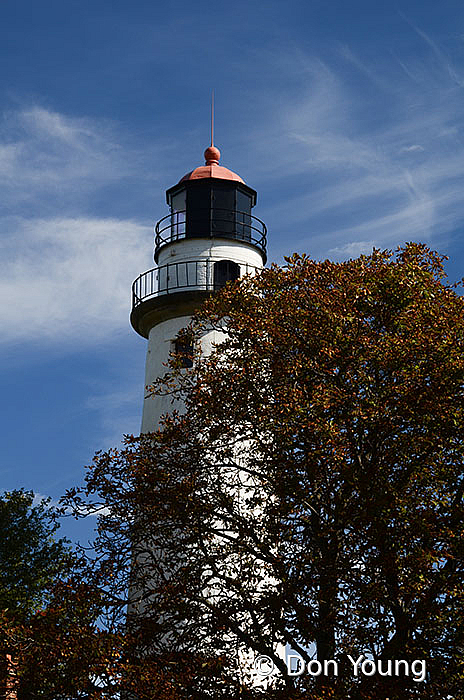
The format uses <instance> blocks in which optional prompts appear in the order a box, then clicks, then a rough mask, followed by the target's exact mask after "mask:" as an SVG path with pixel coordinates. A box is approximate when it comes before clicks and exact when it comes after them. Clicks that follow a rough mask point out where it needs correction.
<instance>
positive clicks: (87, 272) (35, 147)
mask: <svg viewBox="0 0 464 700" xmlns="http://www.w3.org/2000/svg"><path fill="white" fill-rule="evenodd" d="M0 141H1V143H0V185H1V187H2V199H3V201H2V204H3V208H2V216H1V217H0V230H1V236H0V255H1V258H2V275H1V278H0V298H1V299H2V304H1V305H0V326H1V328H2V333H1V334H0V344H1V343H3V344H4V343H11V342H20V341H22V340H25V339H26V338H27V339H28V340H29V341H30V340H31V339H32V340H33V341H34V342H36V343H37V342H39V343H40V342H42V343H44V342H45V343H50V342H52V343H54V344H63V343H65V344H68V343H69V342H71V341H73V342H75V343H76V342H77V343H79V345H80V346H86V345H87V346H89V345H91V344H93V343H95V342H98V341H100V340H102V339H104V338H105V336H107V334H108V332H109V331H112V330H121V329H122V328H125V327H126V325H127V315H128V309H129V304H130V285H131V282H132V281H133V279H134V278H135V277H136V276H137V275H138V274H140V272H142V271H143V270H144V269H146V268H147V267H150V266H151V265H150V263H151V261H150V248H151V245H150V238H151V235H150V228H149V226H147V225H146V224H142V223H140V222H139V221H137V220H136V219H135V218H128V217H121V218H116V217H107V216H104V215H103V216H96V215H94V214H91V213H89V210H91V202H92V201H93V199H92V198H95V199H97V200H98V199H101V201H102V202H104V201H105V192H106V190H107V188H108V186H110V185H116V186H117V185H118V184H120V183H121V182H124V179H125V178H128V177H129V176H130V175H132V176H133V177H135V171H136V164H137V163H139V157H138V154H137V153H136V152H134V151H130V150H128V149H127V148H124V147H123V146H121V145H119V144H118V139H117V137H116V134H115V128H114V125H112V124H111V123H109V122H99V123H97V122H96V121H92V120H88V119H81V118H70V117H66V116H64V115H61V114H58V113H56V112H51V111H49V110H46V109H44V108H42V107H37V106H35V107H31V108H29V109H23V110H22V111H18V112H9V113H8V114H6V115H5V116H4V120H3V123H2V126H1V133H0ZM98 208H99V207H98V206H97V209H98ZM109 208H111V205H109Z"/></svg>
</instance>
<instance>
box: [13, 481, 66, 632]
mask: <svg viewBox="0 0 464 700" xmlns="http://www.w3.org/2000/svg"><path fill="white" fill-rule="evenodd" d="M58 527H59V524H58V522H57V514H56V511H55V510H54V509H53V508H50V503H49V500H47V499H42V500H41V501H40V502H39V503H37V504H34V494H33V493H32V491H24V490H22V489H17V490H15V491H7V492H5V493H4V494H3V495H2V496H1V497H0V531H1V533H2V536H1V538H0V610H2V611H4V612H7V613H8V614H9V615H11V616H14V618H15V619H16V620H18V619H21V620H26V619H28V618H29V617H30V616H31V615H32V614H33V613H34V612H35V610H37V608H38V607H39V606H40V605H41V603H42V602H43V600H44V597H45V596H46V594H47V591H48V589H49V587H50V585H51V583H52V582H53V581H54V580H55V579H56V578H57V577H58V576H60V575H61V574H63V573H64V572H66V570H67V569H68V568H69V563H70V549H69V546H68V544H67V543H66V540H65V539H64V538H62V539H56V538H55V533H56V531H57V529H58Z"/></svg>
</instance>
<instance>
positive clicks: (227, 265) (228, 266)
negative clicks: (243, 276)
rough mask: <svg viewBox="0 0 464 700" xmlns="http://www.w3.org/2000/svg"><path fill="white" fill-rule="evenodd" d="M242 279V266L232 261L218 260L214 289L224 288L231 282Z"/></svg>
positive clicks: (215, 265) (215, 267)
mask: <svg viewBox="0 0 464 700" xmlns="http://www.w3.org/2000/svg"><path fill="white" fill-rule="evenodd" d="M239 277H240V265H238V263H236V262H233V261H232V260H218V261H217V262H215V263H214V289H215V290H218V289H222V287H223V286H224V285H225V284H226V282H229V281H231V280H237V279H238V278H239Z"/></svg>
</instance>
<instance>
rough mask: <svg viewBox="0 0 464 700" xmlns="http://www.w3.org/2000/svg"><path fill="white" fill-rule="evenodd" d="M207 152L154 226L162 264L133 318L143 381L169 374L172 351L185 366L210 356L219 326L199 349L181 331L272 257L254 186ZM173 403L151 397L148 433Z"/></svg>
mask: <svg viewBox="0 0 464 700" xmlns="http://www.w3.org/2000/svg"><path fill="white" fill-rule="evenodd" d="M204 157H205V164H204V165H201V166H199V167H197V168H195V169H194V170H192V171H191V172H189V173H187V174H186V175H184V177H182V178H181V179H180V181H179V182H178V183H177V184H176V185H174V186H173V187H170V188H169V189H168V190H167V191H166V201H167V205H168V207H169V213H168V214H167V215H166V216H164V217H163V218H162V219H161V220H160V221H158V223H157V224H156V227H155V250H154V260H155V263H156V265H157V267H155V268H153V269H151V270H148V271H147V272H144V273H143V274H141V275H140V276H139V277H137V279H136V280H135V282H134V283H133V285H132V312H131V317H130V320H131V324H132V327H133V328H134V330H135V331H136V332H137V333H139V334H140V335H141V336H143V337H144V338H147V339H148V348H147V357H146V368H145V386H149V385H150V384H152V383H153V382H154V381H155V379H157V378H158V377H160V376H162V375H163V374H164V373H165V372H166V366H165V363H166V362H167V361H168V359H169V356H170V355H171V354H173V353H174V354H175V353H179V356H180V358H181V362H182V363H183V365H184V366H185V367H188V366H189V365H191V359H190V355H193V352H194V350H198V351H199V352H200V353H203V354H208V352H209V350H210V349H211V347H212V346H213V344H214V343H216V342H218V341H219V340H220V338H219V334H218V332H217V331H211V332H209V333H206V334H205V335H204V336H203V337H202V339H201V341H199V342H200V346H199V347H198V348H193V345H192V344H191V340H190V339H189V338H188V337H186V336H185V335H184V336H182V335H180V331H181V330H182V329H183V328H185V327H186V326H188V324H189V322H190V319H191V316H192V314H193V313H194V311H195V309H197V308H198V307H199V306H200V305H201V303H202V301H204V300H205V299H206V298H207V297H208V296H209V295H210V294H214V292H216V291H218V290H219V289H221V288H222V287H223V286H224V285H225V284H226V283H227V282H228V281H230V280H235V279H238V278H239V277H242V276H243V275H246V274H253V273H254V272H255V271H256V270H258V269H260V268H262V267H263V265H264V264H265V263H266V226H265V225H264V223H263V222H262V221H260V219H258V218H256V217H255V216H253V215H252V213H251V211H252V209H253V207H254V206H255V204H256V198H257V195H256V191H255V190H253V189H252V188H251V187H249V186H248V185H247V184H245V182H244V181H243V180H242V178H241V177H240V176H239V175H237V174H236V173H234V172H232V171H231V170H229V169H228V168H225V167H223V166H222V165H220V164H219V160H220V157H221V154H220V151H219V149H217V148H216V147H215V146H213V145H211V146H210V147H208V148H207V149H206V151H205V153H204ZM172 409H173V406H172V403H171V401H170V398H169V397H166V396H157V397H152V396H146V397H145V398H144V403H143V415H142V433H148V432H151V431H153V430H156V429H157V427H158V425H159V420H160V417H161V416H162V415H163V414H164V413H166V412H169V411H172Z"/></svg>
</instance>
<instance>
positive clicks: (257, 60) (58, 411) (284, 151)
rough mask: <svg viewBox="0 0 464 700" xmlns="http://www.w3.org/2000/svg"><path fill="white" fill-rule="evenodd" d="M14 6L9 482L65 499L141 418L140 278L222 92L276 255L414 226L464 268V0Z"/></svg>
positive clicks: (389, 240)
mask: <svg viewBox="0 0 464 700" xmlns="http://www.w3.org/2000/svg"><path fill="white" fill-rule="evenodd" d="M0 18H1V21H0V34H1V41H0V54H1V55H0V61H1V65H2V67H3V71H2V74H1V76H0V99H1V124H0V187H1V190H2V196H1V200H0V202H1V204H0V219H1V228H0V232H1V237H0V250H1V260H2V264H3V270H2V272H3V274H2V275H1V278H0V299H1V301H2V303H1V305H0V316H1V318H0V328H1V332H0V354H1V363H0V382H1V395H2V408H1V411H2V428H3V430H2V460H1V465H0V477H1V480H0V490H4V489H13V488H17V487H21V486H24V487H25V488H28V489H33V490H34V491H35V492H37V493H40V494H44V495H49V496H51V497H52V498H54V499H57V498H59V496H60V495H61V494H62V493H63V492H64V490H65V489H66V488H67V487H69V486H72V485H74V484H77V483H80V482H81V481H82V477H83V473H84V465H85V464H88V463H89V462H90V461H91V459H92V456H93V453H94V452H95V450H97V449H99V448H106V447H109V446H111V445H117V444H118V442H119V439H120V437H121V435H122V434H123V433H127V432H129V433H130V432H133V433H138V431H139V427H140V418H141V404H142V393H143V375H144V358H145V341H144V340H143V339H141V338H140V337H139V336H137V335H136V334H135V333H134V332H133V330H132V329H131V327H130V325H129V318H128V317H129V310H130V309H129V304H130V285H131V283H132V281H133V279H135V277H137V275H138V274H140V273H141V272H143V271H145V270H147V269H149V268H150V267H152V266H153V262H152V257H151V256H152V234H153V223H154V221H156V220H157V219H160V218H161V217H162V216H164V215H165V214H166V213H167V209H166V205H165V199H164V193H165V190H166V189H167V188H168V187H170V186H172V185H173V184H175V183H176V182H177V181H178V180H179V179H180V177H181V176H182V175H183V174H184V173H185V172H187V171H189V170H191V169H192V168H194V167H196V166H197V165H200V164H201V163H202V153H203V150H204V148H205V147H206V146H207V145H208V138H209V109H210V107H209V101H210V93H211V89H212V88H214V89H215V94H216V130H215V135H216V138H215V142H216V145H217V146H219V148H220V149H221V151H222V164H223V165H225V166H227V167H229V168H231V169H232V170H235V171H236V172H238V173H239V174H240V175H241V176H242V177H243V178H244V179H245V181H246V182H247V183H248V184H249V185H250V186H251V187H253V188H255V189H256V190H257V191H258V205H257V207H256V209H255V214H256V215H257V216H259V217H260V218H261V219H263V220H264V221H265V222H266V224H267V226H268V229H269V260H271V261H276V262H282V260H283V256H284V255H287V254H290V253H292V252H294V251H299V252H306V253H308V254H310V255H311V256H313V257H316V258H325V257H330V258H332V259H343V258H346V257H350V256H357V255H358V254H359V253H361V252H369V251H370V250H371V249H372V246H373V245H375V246H377V247H380V248H392V247H396V246H397V245H398V244H400V243H403V242H405V241H406V240H416V241H423V242H425V243H427V244H428V245H429V246H431V247H433V248H436V249H438V250H439V251H441V252H443V253H445V254H447V255H449V256H450V258H451V260H450V263H449V266H448V267H449V272H450V275H451V276H452V278H453V279H458V278H461V277H462V275H463V267H464V265H463V257H464V244H463V222H464V197H463V192H464V130H463V129H464V94H463V90H464V5H463V4H462V1H460V2H453V1H451V0H450V1H448V2H445V3H436V2H432V1H431V0H421V1H420V2H419V1H417V2H414V1H412V0H411V1H405V0H399V2H397V3H396V4H395V3H393V2H388V3H386V2H384V3H382V2H379V3H373V2H372V1H370V2H363V1H361V0H353V1H352V2H351V3H347V2H339V1H338V0H337V1H329V0H326V1H325V2H323V1H322V0H312V1H311V0H309V1H308V0H304V1H296V2H295V1H292V0H289V1H287V2H285V3H284V2H275V1H272V0H266V2H263V1H262V0H255V2H243V1H242V0H237V1H235V2H227V3H225V2H220V1H217V2H214V3H213V2H206V1H205V0H200V1H199V2H198V1H197V2H195V3H193V2H185V0H179V1H178V2H176V3H172V2H170V3H168V2H145V1H141V0H135V1H133V2H131V3H128V2H120V1H118V0H112V1H111V2H109V1H106V0H101V1H99V2H88V1H86V0H80V1H79V2H75V1H74V0H67V1H66V2H63V0H60V2H57V1H55V0H43V2H37V1H36V0H34V1H32V0H16V1H15V2H13V1H12V0H4V2H3V3H2V7H1V11H0ZM65 527H66V532H68V533H69V534H70V535H71V536H72V537H77V536H78V529H76V527H75V526H71V525H66V526H65ZM80 532H81V535H80V536H83V535H84V536H85V534H86V533H87V530H86V529H85V527H84V528H83V529H82V530H80Z"/></svg>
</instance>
